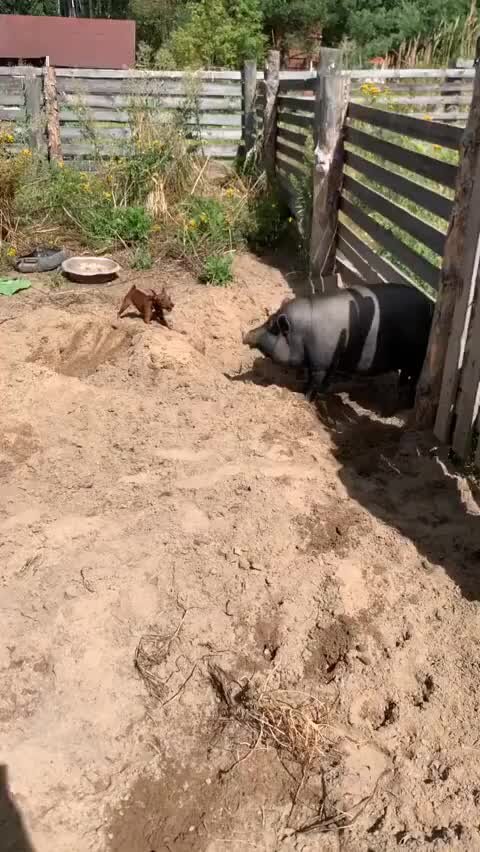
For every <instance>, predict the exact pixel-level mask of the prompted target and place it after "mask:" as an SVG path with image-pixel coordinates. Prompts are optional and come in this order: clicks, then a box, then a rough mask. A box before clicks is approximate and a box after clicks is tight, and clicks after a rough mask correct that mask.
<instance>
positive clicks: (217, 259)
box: [200, 254, 233, 287]
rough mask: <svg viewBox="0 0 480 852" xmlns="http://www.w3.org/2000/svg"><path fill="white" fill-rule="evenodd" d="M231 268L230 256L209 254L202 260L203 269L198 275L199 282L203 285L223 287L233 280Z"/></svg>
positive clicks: (231, 258) (231, 257)
mask: <svg viewBox="0 0 480 852" xmlns="http://www.w3.org/2000/svg"><path fill="white" fill-rule="evenodd" d="M232 266H233V255H232V254H224V255H218V254H211V255H209V256H208V257H206V258H205V260H204V263H203V269H202V271H201V273H200V281H202V282H203V283H204V284H214V285H216V286H217V287H225V286H226V285H227V284H229V283H230V281H232V279H233V272H232Z"/></svg>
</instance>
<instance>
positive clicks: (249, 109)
mask: <svg viewBox="0 0 480 852" xmlns="http://www.w3.org/2000/svg"><path fill="white" fill-rule="evenodd" d="M256 89H257V63H256V62H255V61H254V60H248V61H247V62H245V63H244V66H243V122H244V128H243V133H244V137H245V155H246V156H248V154H249V153H250V151H253V150H254V148H255V144H256V137H257V117H256V114H255V93H256Z"/></svg>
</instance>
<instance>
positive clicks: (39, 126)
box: [24, 68, 44, 152]
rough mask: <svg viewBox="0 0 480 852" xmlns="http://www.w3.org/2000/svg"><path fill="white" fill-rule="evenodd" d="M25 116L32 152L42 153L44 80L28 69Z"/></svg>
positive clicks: (25, 84)
mask: <svg viewBox="0 0 480 852" xmlns="http://www.w3.org/2000/svg"><path fill="white" fill-rule="evenodd" d="M24 86H25V114H26V120H27V129H28V141H29V145H30V147H31V148H32V150H34V151H36V152H41V150H42V148H43V145H44V125H43V109H42V106H43V103H42V102H43V97H42V78H41V77H37V76H36V75H35V71H34V69H33V68H28V69H27V70H26V75H25V82H24Z"/></svg>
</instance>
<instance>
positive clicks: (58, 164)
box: [57, 160, 65, 169]
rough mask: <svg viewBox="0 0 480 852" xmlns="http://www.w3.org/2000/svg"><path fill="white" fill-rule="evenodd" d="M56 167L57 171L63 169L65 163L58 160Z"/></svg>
mask: <svg viewBox="0 0 480 852" xmlns="http://www.w3.org/2000/svg"><path fill="white" fill-rule="evenodd" d="M57 166H58V168H59V169H64V168H65V163H64V162H63V160H59V162H58V163H57Z"/></svg>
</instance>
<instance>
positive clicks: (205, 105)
mask: <svg viewBox="0 0 480 852" xmlns="http://www.w3.org/2000/svg"><path fill="white" fill-rule="evenodd" d="M58 100H59V103H60V104H62V105H63V104H67V105H68V106H73V107H76V108H78V109H81V108H82V107H91V108H93V109H109V108H110V109H125V108H127V109H128V108H129V109H132V110H133V109H137V110H138V109H141V108H144V109H148V110H151V111H152V112H155V111H160V110H165V109H181V108H184V107H186V106H188V99H187V98H182V97H180V96H179V97H175V96H173V95H156V96H155V97H144V98H137V97H135V96H134V95H72V94H65V93H59V98H58ZM241 106H242V100H241V98H199V99H198V100H197V101H195V103H194V104H192V107H194V108H196V109H199V110H201V111H203V110H205V111H206V110H216V111H222V112H223V111H225V112H227V111H232V112H239V111H240V110H241Z"/></svg>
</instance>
